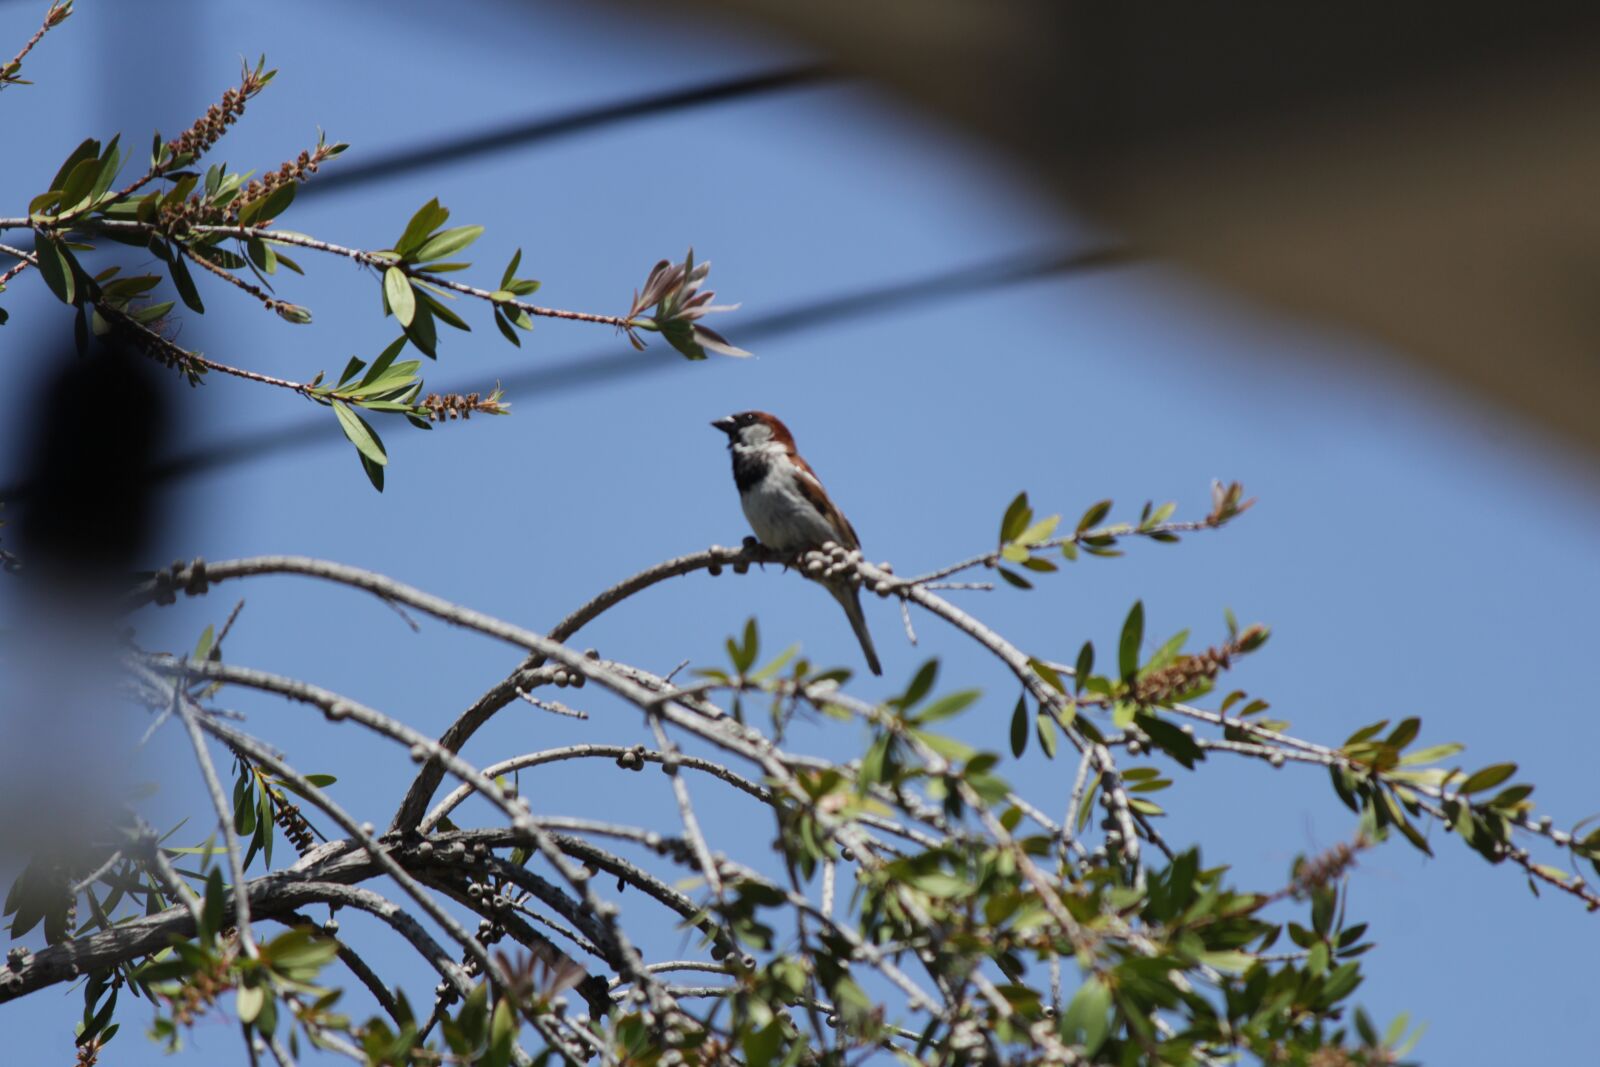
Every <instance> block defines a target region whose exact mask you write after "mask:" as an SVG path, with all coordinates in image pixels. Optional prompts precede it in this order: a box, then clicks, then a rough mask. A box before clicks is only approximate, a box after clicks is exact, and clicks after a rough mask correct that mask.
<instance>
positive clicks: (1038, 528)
mask: <svg viewBox="0 0 1600 1067" xmlns="http://www.w3.org/2000/svg"><path fill="white" fill-rule="evenodd" d="M1060 524H1061V516H1060V515H1050V516H1047V517H1045V518H1042V519H1040V520H1039V521H1038V522H1036V523H1034V524H1033V525H1032V526H1030V527H1028V528H1027V529H1026V530H1023V531H1022V532H1021V533H1020V534H1018V535H1017V538H1016V539H1017V542H1018V543H1019V544H1024V545H1036V544H1038V543H1039V542H1040V541H1043V540H1045V539H1047V538H1048V537H1049V536H1050V535H1051V534H1053V533H1055V532H1056V527H1057V526H1059V525H1060Z"/></svg>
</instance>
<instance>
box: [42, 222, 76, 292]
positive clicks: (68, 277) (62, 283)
mask: <svg viewBox="0 0 1600 1067" xmlns="http://www.w3.org/2000/svg"><path fill="white" fill-rule="evenodd" d="M34 253H35V255H36V256H37V258H38V260H39V275H40V277H42V278H44V283H45V285H47V286H49V287H50V291H51V292H52V293H54V294H56V299H58V300H60V301H61V302H62V303H63V304H76V303H77V302H78V279H77V274H76V272H74V271H73V269H72V254H71V253H69V252H68V251H67V250H66V249H65V248H63V247H62V246H61V243H60V242H59V241H56V240H54V239H53V238H49V237H45V238H41V239H40V240H39V242H38V243H37V244H36V245H35V246H34Z"/></svg>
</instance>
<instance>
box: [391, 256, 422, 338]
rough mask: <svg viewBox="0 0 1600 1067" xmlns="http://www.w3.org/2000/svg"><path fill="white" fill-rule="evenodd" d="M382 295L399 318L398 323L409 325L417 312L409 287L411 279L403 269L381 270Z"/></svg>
mask: <svg viewBox="0 0 1600 1067" xmlns="http://www.w3.org/2000/svg"><path fill="white" fill-rule="evenodd" d="M383 296H384V299H385V300H387V301H388V302H389V310H390V311H392V312H394V317H395V318H397V319H399V320H400V325H401V326H410V325H411V320H412V319H413V318H415V317H416V314H417V299H416V295H415V294H414V293H413V291H412V289H411V279H410V278H407V277H406V273H405V271H403V270H401V269H400V268H399V267H390V268H389V269H388V270H386V271H384V272H383Z"/></svg>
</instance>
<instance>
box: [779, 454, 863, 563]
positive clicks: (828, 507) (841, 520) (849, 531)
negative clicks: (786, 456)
mask: <svg viewBox="0 0 1600 1067" xmlns="http://www.w3.org/2000/svg"><path fill="white" fill-rule="evenodd" d="M793 459H794V465H795V466H796V467H798V468H799V470H800V477H798V478H796V479H795V480H794V482H795V485H796V486H797V487H799V489H800V495H801V496H803V497H805V498H806V500H808V501H810V503H811V506H812V507H814V508H816V509H817V510H818V511H820V512H821V513H822V515H823V517H824V518H826V519H827V520H828V525H829V526H831V527H832V528H833V529H834V530H835V531H837V536H835V537H834V540H835V541H837V542H839V544H840V545H842V546H843V547H845V548H860V547H861V539H860V538H859V537H857V536H856V530H855V527H854V526H851V525H850V520H849V519H847V518H845V517H844V512H842V511H840V510H839V509H838V508H837V507H835V506H834V503H833V501H832V500H831V499H829V497H828V492H827V490H825V489H823V488H822V479H820V478H818V477H817V472H816V471H814V470H812V469H811V464H809V463H807V462H806V461H805V460H804V459H802V458H800V456H799V455H795V456H794V457H793Z"/></svg>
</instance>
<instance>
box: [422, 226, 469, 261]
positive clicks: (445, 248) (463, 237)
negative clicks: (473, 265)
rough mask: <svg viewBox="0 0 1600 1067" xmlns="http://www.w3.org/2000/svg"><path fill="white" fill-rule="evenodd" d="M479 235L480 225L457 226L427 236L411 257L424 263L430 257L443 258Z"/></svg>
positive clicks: (459, 249) (465, 245) (457, 250)
mask: <svg viewBox="0 0 1600 1067" xmlns="http://www.w3.org/2000/svg"><path fill="white" fill-rule="evenodd" d="M481 236H483V227H482V226H457V227H455V228H453V229H449V230H445V231H443V232H441V233H436V234H434V235H433V236H432V237H430V238H428V240H427V241H425V242H424V243H423V244H422V247H420V248H418V249H417V252H416V255H415V256H413V257H412V258H414V259H415V260H417V261H418V262H419V263H426V262H428V261H429V260H431V259H443V258H444V257H445V256H448V255H450V254H451V253H453V252H459V251H461V249H463V248H465V247H467V246H468V245H470V244H471V243H472V242H474V241H476V240H477V239H478V238H479V237H481Z"/></svg>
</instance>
